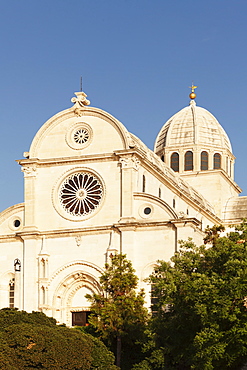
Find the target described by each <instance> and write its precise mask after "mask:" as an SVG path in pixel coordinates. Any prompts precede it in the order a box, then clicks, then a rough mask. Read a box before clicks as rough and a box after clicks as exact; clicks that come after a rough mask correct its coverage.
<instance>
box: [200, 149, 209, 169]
mask: <svg viewBox="0 0 247 370" xmlns="http://www.w3.org/2000/svg"><path fill="white" fill-rule="evenodd" d="M201 170H202V171H206V170H208V153H207V152H205V151H204V152H201Z"/></svg>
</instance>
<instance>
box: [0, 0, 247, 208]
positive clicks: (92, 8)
mask: <svg viewBox="0 0 247 370" xmlns="http://www.w3.org/2000/svg"><path fill="white" fill-rule="evenodd" d="M0 55H1V56H0V67H1V68H0V128H1V135H0V154H1V176H0V190H1V193H0V194H1V195H0V210H3V209H5V208H7V207H9V206H11V205H13V204H15V203H19V202H22V201H23V175H22V173H21V171H20V166H19V165H18V164H17V163H16V162H15V160H16V159H21V158H23V152H24V151H29V147H30V144H31V141H32V139H33V137H34V135H35V133H36V132H37V130H38V129H39V128H40V126H42V124H43V123H44V122H45V121H46V120H47V119H48V118H50V117H51V116H53V115H54V114H56V113H57V112H59V111H61V110H63V109H66V108H69V107H70V106H71V105H72V103H71V102H70V99H71V97H72V96H73V93H74V92H75V91H78V90H79V89H80V76H82V77H83V90H84V91H85V92H86V93H87V95H88V98H89V99H90V101H91V105H92V106H95V107H99V108H102V109H104V110H106V111H107V112H109V113H111V114H112V115H114V116H115V117H117V118H118V119H119V120H120V121H121V122H122V123H123V124H124V125H125V126H126V127H127V129H128V130H129V131H130V132H133V133H134V134H135V135H137V136H138V137H140V138H141V140H142V141H144V143H145V144H146V145H147V146H148V147H149V148H151V149H153V145H154V141H155V138H156V136H157V134H158V132H159V130H160V128H161V126H162V125H163V124H164V123H165V122H166V121H167V119H168V118H169V117H170V116H172V115H173V114H174V113H176V112H177V111H179V110H180V109H182V108H183V107H185V106H186V105H188V103H189V97H188V95H189V93H190V90H189V88H188V87H189V86H190V85H191V83H192V81H194V84H195V85H197V86H198V89H197V90H196V93H197V99H196V101H197V105H199V106H202V107H204V108H206V109H208V110H209V111H210V112H211V113H213V114H214V115H215V116H216V118H217V119H218V120H219V122H220V123H221V125H222V126H223V127H224V129H225V130H226V132H227V133H228V135H229V137H230V140H231V143H232V146H233V153H234V155H235V156H236V157H237V159H236V164H235V181H236V182H237V183H238V184H239V186H240V187H241V188H242V189H243V194H244V195H245V194H247V164H246V158H247V143H246V138H247V124H246V120H247V118H246V112H247V110H246V107H247V1H246V0H231V1H230V0H214V1H213V0H203V1H202V0H197V1H194V0H193V1H192V0H173V1H170V0H152V1H151V0H87V1H85V0H73V1H69V0H66V1H65V0H59V1H58V0H49V1H48V0H42V1H41V0H39V1H38V0H21V1H20V0H12V1H6V0H0Z"/></svg>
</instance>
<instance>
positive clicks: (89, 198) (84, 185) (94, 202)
mask: <svg viewBox="0 0 247 370" xmlns="http://www.w3.org/2000/svg"><path fill="white" fill-rule="evenodd" d="M102 197H103V187H102V184H101V182H100V181H99V179H98V178H97V177H96V176H94V175H93V174H91V173H87V172H80V173H76V174H73V175H71V176H69V177H68V178H67V179H66V180H65V181H64V183H63V184H62V186H61V190H60V194H59V198H60V202H61V204H62V206H63V208H64V209H65V210H66V212H68V213H69V214H71V215H73V216H86V215H88V214H90V213H91V212H93V211H94V210H95V209H96V208H97V207H98V206H99V204H100V202H101V200H102Z"/></svg>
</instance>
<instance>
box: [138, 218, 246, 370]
mask: <svg viewBox="0 0 247 370" xmlns="http://www.w3.org/2000/svg"><path fill="white" fill-rule="evenodd" d="M220 231H222V228H221V227H220V228H218V229H217V228H213V230H212V229H207V236H206V238H205V243H206V244H205V245H203V246H200V247H196V246H195V244H194V243H193V242H192V241H191V240H189V241H188V242H181V246H180V250H179V251H178V252H177V253H176V254H175V255H174V256H173V257H172V258H171V261H170V262H164V261H159V262H158V264H157V267H156V269H155V272H154V273H153V274H152V275H151V277H150V282H151V284H152V287H153V289H152V290H153V297H154V298H153V301H154V302H155V304H154V305H153V312H154V318H153V320H152V331H153V334H154V339H155V340H154V342H155V345H154V346H153V349H155V350H156V351H157V350H158V351H159V363H160V364H161V365H157V367H155V364H154V365H150V361H148V359H146V360H145V361H146V365H145V363H144V362H143V363H142V366H143V367H141V365H140V366H139V367H135V368H136V369H155V368H157V369H166V370H167V369H171V370H172V369H177V370H180V369H181V370H186V369H196V370H199V369H200V370H211V369H219V370H222V369H232V370H236V369H240V368H241V366H242V364H243V363H245V362H246V359H247V225H246V223H243V224H242V225H241V226H240V227H237V228H236V229H235V231H234V232H231V233H229V235H228V236H224V237H220V236H219V232H220ZM208 242H210V243H211V244H210V245H207V243H208ZM160 351H162V353H163V360H162V361H161V360H160ZM154 353H155V351H153V353H152V355H153V354H154Z"/></svg>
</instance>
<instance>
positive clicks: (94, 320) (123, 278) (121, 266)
mask: <svg viewBox="0 0 247 370" xmlns="http://www.w3.org/2000/svg"><path fill="white" fill-rule="evenodd" d="M100 283H101V286H102V288H103V290H104V294H103V295H99V294H93V295H87V296H86V297H87V298H88V299H89V300H90V302H91V311H92V313H91V315H90V317H89V323H90V324H91V326H92V327H93V328H94V329H95V331H96V333H97V334H98V335H99V337H100V338H101V339H102V340H103V341H104V342H105V343H106V344H107V345H108V346H109V348H111V350H113V351H114V352H115V354H116V356H117V365H118V366H119V365H120V355H121V353H122V360H123V361H121V362H122V367H123V366H124V367H125V365H124V364H123V363H124V362H125V361H124V359H125V358H126V357H127V358H128V361H127V362H128V364H130V363H131V362H132V360H133V361H135V360H136V354H137V353H138V352H139V353H140V352H141V351H140V344H137V341H138V342H141V340H142V337H143V336H144V331H145V328H146V322H147V318H148V312H147V309H146V308H145V307H144V292H143V291H140V292H136V288H137V283H138V278H137V276H136V275H135V270H134V269H133V267H132V264H131V262H130V261H129V260H127V258H126V255H124V254H117V255H115V256H112V257H111V259H110V263H109V264H106V265H105V272H104V273H103V274H102V276H101V277H100ZM90 330H91V329H90ZM137 348H138V349H137ZM126 366H127V365H126ZM126 368H127V367H126Z"/></svg>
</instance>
